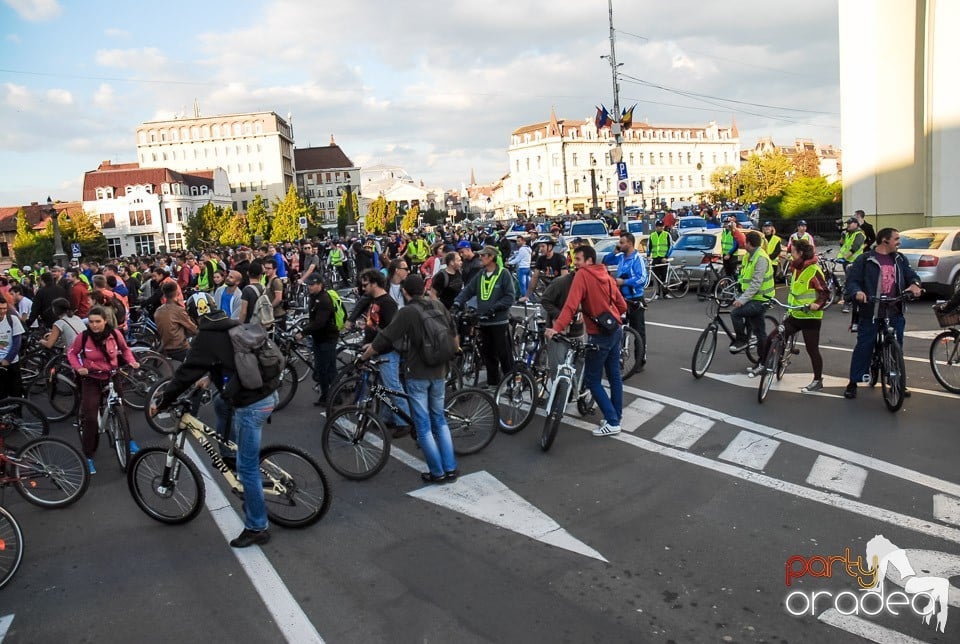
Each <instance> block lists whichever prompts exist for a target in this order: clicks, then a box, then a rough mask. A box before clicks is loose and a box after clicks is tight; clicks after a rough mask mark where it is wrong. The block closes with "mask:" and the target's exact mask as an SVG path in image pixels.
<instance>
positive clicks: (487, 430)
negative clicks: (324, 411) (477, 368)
mask: <svg viewBox="0 0 960 644" xmlns="http://www.w3.org/2000/svg"><path fill="white" fill-rule="evenodd" d="M376 364H377V362H376V361H368V362H365V363H361V364H359V365H358V369H359V370H360V371H361V372H363V371H367V372H368V373H369V372H370V371H375V370H376ZM394 397H398V398H403V399H405V400H408V401H409V400H410V396H408V395H407V394H406V393H404V392H401V391H394V390H392V389H388V388H387V387H385V386H383V385H382V384H380V383H379V382H376V383H373V384H369V383H368V385H367V387H366V391H365V393H364V395H362V396H361V398H360V400H359V401H358V403H357V404H356V405H346V406H343V407H340V408H339V409H337V410H336V411H334V412H333V413H331V414H328V416H327V420H326V422H325V423H324V425H323V433H322V434H321V437H320V444H321V446H322V447H323V455H324V456H325V457H326V459H327V462H328V463H330V466H331V467H332V468H333V469H334V470H335V471H336V472H337V473H338V474H340V475H341V476H343V477H346V478H348V479H352V480H355V481H360V480H363V479H368V478H370V477H371V476H373V475H375V474H376V473H377V472H379V471H380V470H382V469H383V467H384V465H386V463H387V459H388V458H390V441H391V434H390V433H389V432H387V430H386V427H385V425H384V424H383V422H382V421H381V420H380V419H379V417H378V415H379V412H380V410H381V409H384V410H389V411H391V412H393V413H394V414H396V415H397V416H398V417H399V418H400V419H401V421H402V422H403V423H405V424H406V425H408V426H410V427H413V426H414V423H413V419H412V418H411V417H410V415H409V414H407V413H405V412H404V411H403V410H401V409H400V408H399V407H398V406H397V405H396V404H395V403H394V402H393V398H394ZM444 410H445V415H446V419H447V424H448V425H449V427H450V434H451V435H452V437H453V451H454V452H455V453H456V454H459V455H467V454H475V453H476V452H479V451H480V450H481V449H483V448H484V447H486V446H487V445H489V444H490V441H492V440H493V438H494V437H495V436H496V434H497V427H498V425H499V421H498V418H497V408H496V405H495V403H494V400H493V396H491V395H490V394H488V393H486V392H485V391H482V390H480V389H461V390H459V391H457V392H455V393H453V394H452V395H450V396H447V398H446V401H445V402H444Z"/></svg>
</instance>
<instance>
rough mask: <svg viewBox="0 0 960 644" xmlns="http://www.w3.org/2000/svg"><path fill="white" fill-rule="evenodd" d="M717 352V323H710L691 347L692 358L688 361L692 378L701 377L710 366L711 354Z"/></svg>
mask: <svg viewBox="0 0 960 644" xmlns="http://www.w3.org/2000/svg"><path fill="white" fill-rule="evenodd" d="M716 353H717V325H716V324H713V323H710V324H709V325H708V326H707V328H706V329H704V330H703V333H701V334H700V337H699V339H697V344H696V346H694V348H693V360H691V363H690V371H691V372H692V373H693V377H694V378H702V377H703V374H705V373H707V369H709V368H710V363H711V362H713V356H714V355H715V354H716Z"/></svg>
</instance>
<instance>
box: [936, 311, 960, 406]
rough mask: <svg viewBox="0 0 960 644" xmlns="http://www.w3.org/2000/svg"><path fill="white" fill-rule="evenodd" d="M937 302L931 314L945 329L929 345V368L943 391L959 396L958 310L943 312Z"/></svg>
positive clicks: (959, 338)
mask: <svg viewBox="0 0 960 644" xmlns="http://www.w3.org/2000/svg"><path fill="white" fill-rule="evenodd" d="M942 304H943V303H942V302H937V304H936V305H935V306H934V307H933V312H934V314H935V315H936V316H937V322H938V323H939V324H940V327H941V328H946V330H945V331H943V332H941V333H940V334H939V335H937V337H935V338H934V339H933V342H931V343H930V368H931V369H932V370H933V375H934V377H935V378H936V379H937V382H939V383H940V386H942V387H943V388H944V389H946V390H947V391H949V392H951V393H955V394H960V329H958V328H957V325H960V309H957V310H954V311H949V312H947V311H943V310H942V308H941V307H942Z"/></svg>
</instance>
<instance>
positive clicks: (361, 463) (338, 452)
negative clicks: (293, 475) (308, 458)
mask: <svg viewBox="0 0 960 644" xmlns="http://www.w3.org/2000/svg"><path fill="white" fill-rule="evenodd" d="M320 445H321V447H323V455H324V456H325V457H326V459H327V462H328V463H330V467H332V468H333V469H334V470H335V471H336V472H337V474H339V475H340V476H344V477H346V478H348V479H352V480H354V481H362V480H363V479H368V478H370V477H371V476H373V475H374V474H376V473H377V472H379V471H380V470H382V469H383V466H384V465H386V464H387V460H388V459H389V458H390V438H389V436H388V435H387V431H386V429H384V426H383V423H381V422H380V420H379V419H378V418H377V417H376V416H375V415H373V414H372V413H370V412H368V411H367V410H366V409H364V408H363V407H357V406H356V405H348V406H346V407H341V408H340V409H338V410H337V411H335V412H334V413H333V414H331V415H330V416H328V417H327V422H326V423H325V424H324V426H323V433H322V434H321V435H320Z"/></svg>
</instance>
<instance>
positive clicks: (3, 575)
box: [0, 507, 23, 588]
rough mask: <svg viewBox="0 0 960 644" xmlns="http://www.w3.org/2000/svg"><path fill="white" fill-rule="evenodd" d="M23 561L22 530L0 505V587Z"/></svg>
mask: <svg viewBox="0 0 960 644" xmlns="http://www.w3.org/2000/svg"><path fill="white" fill-rule="evenodd" d="M21 561H23V532H22V531H21V530H20V524H19V523H17V520H16V519H14V518H13V515H12V514H10V512H8V511H7V510H6V509H5V508H3V507H0V588H3V587H4V586H6V585H7V582H8V581H10V580H11V579H13V575H14V574H16V572H17V568H19V567H20V562H21Z"/></svg>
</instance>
